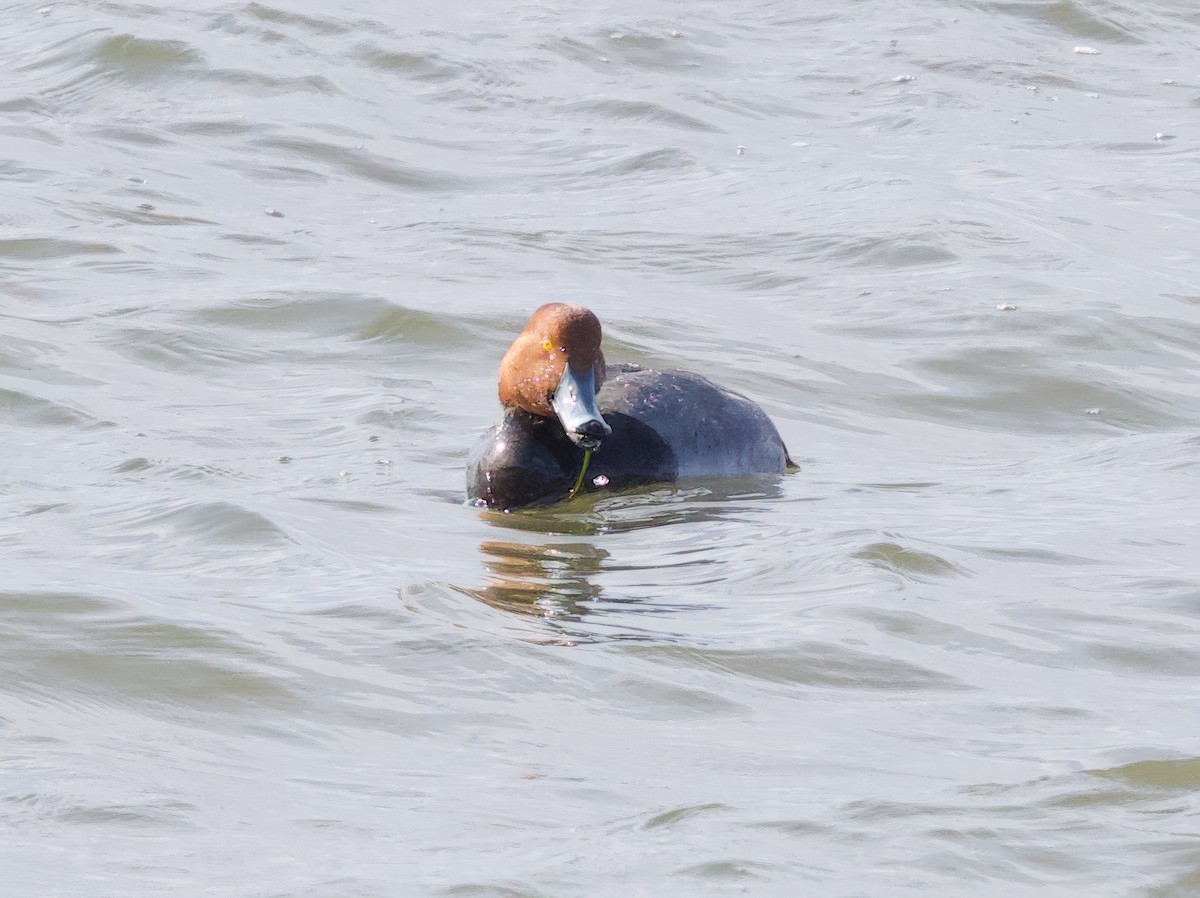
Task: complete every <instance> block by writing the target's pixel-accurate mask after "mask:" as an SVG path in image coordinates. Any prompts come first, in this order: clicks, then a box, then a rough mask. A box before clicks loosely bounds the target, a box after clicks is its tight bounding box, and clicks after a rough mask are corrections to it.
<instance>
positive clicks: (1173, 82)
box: [1162, 78, 1179, 84]
mask: <svg viewBox="0 0 1200 898" xmlns="http://www.w3.org/2000/svg"><path fill="white" fill-rule="evenodd" d="M1162 83H1163V84H1178V83H1179V82H1178V81H1176V80H1175V79H1174V78H1164V79H1163V82H1162Z"/></svg>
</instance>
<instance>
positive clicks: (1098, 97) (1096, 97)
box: [1088, 94, 1100, 100]
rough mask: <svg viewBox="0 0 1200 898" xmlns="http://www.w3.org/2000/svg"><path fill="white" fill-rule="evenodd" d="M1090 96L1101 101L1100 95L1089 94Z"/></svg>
mask: <svg viewBox="0 0 1200 898" xmlns="http://www.w3.org/2000/svg"><path fill="white" fill-rule="evenodd" d="M1088 96H1089V97H1091V98H1092V99H1093V100H1099V99H1100V94H1088Z"/></svg>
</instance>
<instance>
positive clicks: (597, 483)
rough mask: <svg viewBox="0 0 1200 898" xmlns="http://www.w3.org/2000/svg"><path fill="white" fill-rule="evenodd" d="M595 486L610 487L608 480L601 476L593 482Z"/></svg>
mask: <svg viewBox="0 0 1200 898" xmlns="http://www.w3.org/2000/svg"><path fill="white" fill-rule="evenodd" d="M592 485H593V486H608V478H607V477H605V476H604V475H603V474H601V475H600V476H599V477H596V478H594V479H593V480H592Z"/></svg>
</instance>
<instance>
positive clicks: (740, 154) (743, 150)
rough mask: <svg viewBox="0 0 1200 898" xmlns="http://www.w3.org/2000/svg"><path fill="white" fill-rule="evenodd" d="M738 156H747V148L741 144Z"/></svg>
mask: <svg viewBox="0 0 1200 898" xmlns="http://www.w3.org/2000/svg"><path fill="white" fill-rule="evenodd" d="M737 154H738V155H739V156H745V155H746V148H745V147H744V146H742V145H741V144H739V145H738V148H737Z"/></svg>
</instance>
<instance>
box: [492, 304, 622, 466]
mask: <svg viewBox="0 0 1200 898" xmlns="http://www.w3.org/2000/svg"><path fill="white" fill-rule="evenodd" d="M603 383H604V353H603V352H601V351H600V319H599V318H597V317H596V316H595V315H593V314H592V313H591V312H590V311H589V310H588V309H585V308H584V307H583V306H573V305H568V304H566V303H561V302H552V303H549V304H547V305H544V306H542V307H541V308H540V309H538V310H537V311H536V312H534V313H533V315H532V316H531V317H530V319H529V323H528V324H526V325H525V330H523V331H521V334H520V336H518V337H517V339H516V340H514V341H513V345H512V346H510V347H509V349H508V352H507V353H506V354H505V356H504V359H503V361H501V362H500V402H501V403H502V404H503V405H505V406H506V407H515V408H520V409H524V410H525V411H527V412H529V413H530V414H533V415H538V416H540V417H543V418H557V419H558V420H559V423H561V424H562V428H563V430H564V431H566V434H567V436H568V437H570V438H571V441H572V442H573V443H575V445H577V446H579V447H580V448H582V449H595V448H596V447H597V446H599V445H600V441H601V440H603V439H604V438H605V437H606V436H608V435H609V434H610V433H612V428H611V427H609V426H608V424H607V423H605V421H604V418H603V416H601V414H600V409H599V408H598V407H597V406H596V391H597V390H599V389H600V385H601V384H603Z"/></svg>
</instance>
